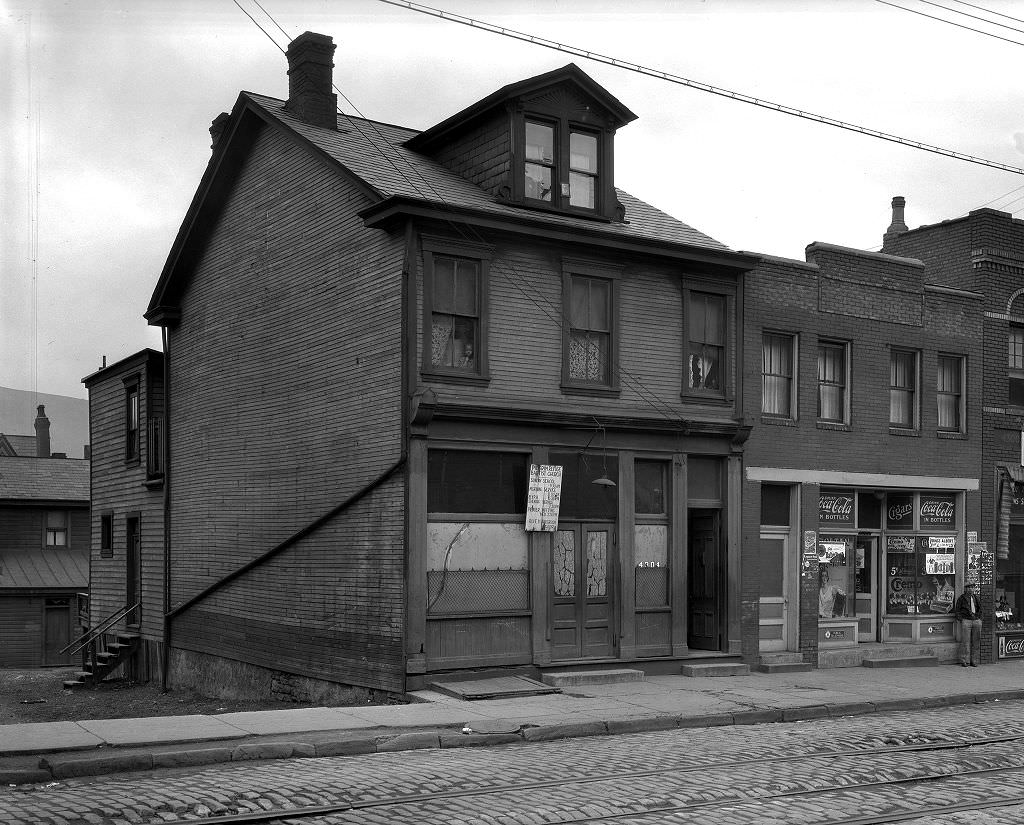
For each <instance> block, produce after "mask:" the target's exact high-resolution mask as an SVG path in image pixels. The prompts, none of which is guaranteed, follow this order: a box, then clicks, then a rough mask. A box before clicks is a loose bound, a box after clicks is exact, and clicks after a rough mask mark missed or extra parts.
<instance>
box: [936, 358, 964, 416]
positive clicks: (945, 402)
mask: <svg viewBox="0 0 1024 825" xmlns="http://www.w3.org/2000/svg"><path fill="white" fill-rule="evenodd" d="M963 362H964V359H963V358H962V357H961V356H959V355H940V356H939V360H938V371H937V377H936V386H935V396H936V402H937V405H938V427H939V429H940V430H945V431H947V432H962V431H963V409H964V407H963V401H964V399H963V379H964V369H963Z"/></svg>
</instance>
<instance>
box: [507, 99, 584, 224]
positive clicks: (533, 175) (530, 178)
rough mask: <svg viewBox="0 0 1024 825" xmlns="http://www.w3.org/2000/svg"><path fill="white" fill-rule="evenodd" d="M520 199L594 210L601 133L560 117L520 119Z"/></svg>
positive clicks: (564, 207) (563, 207) (561, 207)
mask: <svg viewBox="0 0 1024 825" xmlns="http://www.w3.org/2000/svg"><path fill="white" fill-rule="evenodd" d="M523 134H524V140H523V167H522V168H523V199H524V200H525V201H528V202H532V203H534V204H538V205H550V206H551V207H554V208H556V209H573V210H585V211H587V212H595V211H597V209H598V207H599V205H600V201H601V170H600V156H601V135H600V134H599V133H598V132H592V131H586V130H584V129H580V128H577V127H576V126H573V125H571V124H569V123H568V122H567V121H565V120H562V119H552V120H550V121H549V120H543V119H541V118H532V117H528V118H526V119H525V120H524V129H523Z"/></svg>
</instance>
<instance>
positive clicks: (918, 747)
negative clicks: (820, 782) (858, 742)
mask: <svg viewBox="0 0 1024 825" xmlns="http://www.w3.org/2000/svg"><path fill="white" fill-rule="evenodd" d="M1021 739H1024V736H1022V735H1019V734H1018V735H1007V736H997V737H986V738H978V739H964V740H950V741H934V742H929V743H917V744H911V745H893V746H890V747H881V748H879V747H874V748H848V749H845V750H817V751H810V752H806V753H801V754H789V755H784V756H771V757H760V758H757V759H750V758H732V759H726V760H717V761H713V762H702V763H700V764H693V765H683V766H678V765H677V766H673V767H671V768H666V767H664V766H663V767H661V768H657V769H646V770H642V771H627V772H616V773H614V774H607V773H606V774H597V775H591V776H586V777H574V778H572V779H567V778H565V777H562V778H559V779H552V780H544V781H538V782H527V783H520V784H516V785H511V784H504V785H498V784H495V785H490V786H487V787H476V788H467V789H460V790H448V791H435V792H430V793H415V794H401V795H395V796H391V797H387V798H377V799H362V800H352V801H348V802H337V803H331V804H328V805H314V806H302V807H297V808H292V809H285V810H280V809H279V810H267V811H251V812H246V813H239V814H228V815H223V816H210V817H205V818H203V819H202V821H203V822H204V823H212V825H254V824H255V823H272V822H275V821H278V822H290V821H300V820H303V819H309V818H311V817H317V816H330V815H332V814H344V813H346V812H355V811H360V810H371V809H380V808H387V807H390V806H405V805H415V804H422V803H429V802H440V801H443V800H446V799H458V798H465V797H473V796H492V795H495V794H502V793H506V794H507V793H510V792H514V793H524V792H528V791H533V790H543V789H547V788H558V787H565V786H566V785H592V784H598V783H601V782H608V781H623V780H629V779H641V778H644V777H653V776H658V775H663V774H666V773H672V774H686V773H695V772H698V771H708V770H719V769H729V768H735V767H740V766H742V767H751V766H755V765H769V764H780V763H786V762H797V761H809V760H834V759H841V758H846V757H866V756H881V755H885V754H894V753H916V752H927V751H960V750H966V749H969V748H972V747H979V746H985V745H996V744H1001V743H1006V742H1014V741H1020V740H1021ZM1014 771H1016V772H1021V773H1024V765H1013V766H1010V767H985V768H971V769H965V770H959V771H956V772H952V773H951V772H948V771H947V772H936V773H931V774H923V775H918V776H912V777H906V778H895V779H894V778H885V779H881V780H877V781H871V782H857V783H852V784H848V785H843V786H841V787H839V788H835V789H834V792H835V793H840V792H848V791H852V790H858V789H860V790H863V789H871V788H882V787H891V786H894V785H906V784H916V783H927V782H934V781H940V780H943V779H950V778H954V777H956V778H959V777H970V776H978V775H983V774H994V773H1011V772H1014ZM826 793H828V791H822V790H821V789H820V788H819V789H810V790H808V789H799V790H793V791H780V792H777V793H774V794H772V795H771V796H763V797H758V799H759V800H760V801H762V802H768V801H774V800H786V799H796V798H800V797H814V796H819V797H820V796H822V795H824V794H826ZM740 803H741V800H739V799H736V798H729V799H716V800H704V801H696V802H688V803H685V804H679V805H666V806H659V807H654V808H645V809H642V810H632V811H623V812H617V813H609V814H605V815H597V816H595V815H593V814H588V815H587V816H585V817H574V818H568V819H565V818H563V819H559V820H558V823H559V825H573V823H583V822H613V821H615V820H621V819H627V818H632V819H634V820H643V819H647V818H650V817H653V816H664V815H667V814H679V813H685V812H686V811H688V810H697V809H707V808H709V807H717V808H723V807H727V806H730V805H737V804H740ZM1021 803H1024V795H1020V796H1014V797H998V798H995V799H991V798H990V799H987V800H984V801H980V802H976V803H963V806H957V805H943V806H941V807H938V806H937V807H935V808H929V809H918V810H917V811H916V812H914V813H913V814H910V813H907V814H906V815H903V814H901V813H900V812H895V813H892V812H889V813H886V814H885V815H884V816H885V817H887V818H880V816H882V815H879V816H861V817H852V818H845V819H835V820H827V821H823V822H822V823H820V825H875V824H876V823H883V822H894V821H903V820H910V819H916V818H920V817H923V816H928V815H930V814H932V813H936V812H949V811H953V810H961V809H962V810H964V811H971V810H985V809H987V808H998V807H1007V806H1009V805H1014V804H1021Z"/></svg>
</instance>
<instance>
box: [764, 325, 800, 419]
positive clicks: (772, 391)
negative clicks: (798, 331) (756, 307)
mask: <svg viewBox="0 0 1024 825" xmlns="http://www.w3.org/2000/svg"><path fill="white" fill-rule="evenodd" d="M795 352H796V342H795V338H794V336H792V335H786V334H784V333H779V332H766V333H764V334H763V335H762V336H761V412H762V413H763V414H764V415H775V416H779V417H780V418H794V417H795V416H794V415H793V411H794V409H795V406H796V405H795V402H794V398H793V396H794V388H795V387H794V381H793V375H794V372H795V369H794V364H795V360H794V355H795Z"/></svg>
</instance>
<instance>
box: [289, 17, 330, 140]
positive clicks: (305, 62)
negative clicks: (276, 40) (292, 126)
mask: <svg viewBox="0 0 1024 825" xmlns="http://www.w3.org/2000/svg"><path fill="white" fill-rule="evenodd" d="M336 48H337V47H336V46H335V45H334V41H333V40H332V39H331V38H330V37H328V36H327V35H326V34H316V33H314V32H304V33H303V34H300V35H299V36H298V37H296V38H295V39H294V40H293V41H292V42H291V43H289V44H288V51H287V52H286V53H285V55H286V56H287V58H288V102H287V103H285V105H284V108H285V110H286V111H289V112H291V113H292V114H293V115H296V116H297V117H299V118H301V119H302V120H304V121H306V123H309V124H311V125H313V126H321V127H323V128H324V129H334V130H336V129H337V128H338V96H337V95H336V94H334V89H333V78H332V69H334V50H335V49H336Z"/></svg>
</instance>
